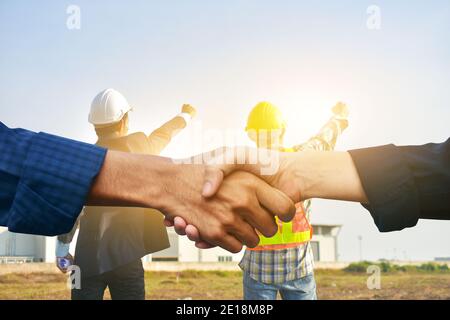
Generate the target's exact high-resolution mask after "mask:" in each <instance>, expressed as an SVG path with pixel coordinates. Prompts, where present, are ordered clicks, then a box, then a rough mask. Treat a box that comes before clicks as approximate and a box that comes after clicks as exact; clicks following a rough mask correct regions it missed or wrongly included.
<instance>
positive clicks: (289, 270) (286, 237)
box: [239, 102, 348, 300]
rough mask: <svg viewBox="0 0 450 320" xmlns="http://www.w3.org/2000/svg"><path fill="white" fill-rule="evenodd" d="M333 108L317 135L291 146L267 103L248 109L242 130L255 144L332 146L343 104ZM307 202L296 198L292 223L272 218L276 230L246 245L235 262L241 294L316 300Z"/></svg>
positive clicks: (282, 124)
mask: <svg viewBox="0 0 450 320" xmlns="http://www.w3.org/2000/svg"><path fill="white" fill-rule="evenodd" d="M332 112H333V116H332V117H331V119H330V120H329V121H328V122H327V123H326V124H325V125H324V126H323V127H322V129H321V130H320V131H319V133H318V134H317V135H315V136H313V137H312V138H310V139H309V140H308V141H306V142H305V143H303V144H300V145H296V146H294V147H292V148H285V147H284V144H283V138H284V133H285V131H286V122H285V120H284V118H283V115H282V113H281V111H280V110H279V109H278V108H277V107H275V106H274V105H273V104H271V103H269V102H261V103H258V104H257V105H256V106H255V107H254V108H253V109H252V111H251V112H250V114H249V116H248V121H247V127H246V131H247V134H248V136H249V138H250V139H251V140H252V141H253V142H255V143H256V145H257V147H258V148H267V149H275V150H279V151H284V152H297V151H301V150H307V149H315V150H333V149H334V146H335V144H336V139H337V137H338V136H339V135H340V134H341V132H342V131H343V130H344V129H345V128H347V126H348V121H347V116H348V109H347V106H346V105H345V104H343V103H338V104H336V105H335V106H334V107H333V109H332ZM310 207H311V201H310V200H307V201H303V202H300V203H297V204H296V208H297V213H296V215H295V217H294V219H293V220H292V221H291V222H288V223H285V222H281V221H280V220H278V219H277V223H278V232H277V233H276V234H275V235H274V236H273V237H271V238H266V237H264V236H262V235H260V242H259V245H258V246H257V247H255V248H252V249H251V248H247V249H246V250H245V254H244V256H243V258H242V260H241V262H240V264H239V266H240V267H241V269H242V270H243V271H244V280H243V281H244V299H246V300H274V299H276V297H277V294H278V292H280V294H281V297H282V298H283V299H287V300H313V299H317V294H316V284H315V280H314V273H313V265H314V259H313V254H312V249H311V244H310V240H311V237H312V234H313V230H312V227H311V225H310V223H309V215H310V210H311V208H310Z"/></svg>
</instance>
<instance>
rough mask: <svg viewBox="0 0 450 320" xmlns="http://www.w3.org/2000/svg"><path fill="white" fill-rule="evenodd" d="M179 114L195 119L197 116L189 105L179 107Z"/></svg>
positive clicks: (195, 111)
mask: <svg viewBox="0 0 450 320" xmlns="http://www.w3.org/2000/svg"><path fill="white" fill-rule="evenodd" d="M181 112H183V113H187V114H189V115H190V116H191V118H193V117H195V115H196V114H197V110H196V109H195V108H194V107H193V106H191V105H190V104H183V106H182V107H181Z"/></svg>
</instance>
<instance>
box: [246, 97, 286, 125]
mask: <svg viewBox="0 0 450 320" xmlns="http://www.w3.org/2000/svg"><path fill="white" fill-rule="evenodd" d="M285 128H286V122H285V121H284V119H283V115H282V114H281V111H280V109H278V108H277V107H275V106H274V105H273V104H271V103H269V102H260V103H258V104H257V105H256V106H255V107H254V108H253V109H252V111H250V114H249V115H248V119H247V127H246V128H245V130H246V131H248V130H275V129H285Z"/></svg>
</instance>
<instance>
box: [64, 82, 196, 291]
mask: <svg viewBox="0 0 450 320" xmlns="http://www.w3.org/2000/svg"><path fill="white" fill-rule="evenodd" d="M131 109H132V108H131V106H130V104H129V103H128V102H127V100H126V99H125V97H124V96H123V95H122V94H120V93H119V92H117V91H116V90H114V89H106V90H104V91H102V92H100V93H99V94H98V95H97V96H96V97H95V98H94V100H93V102H92V104H91V110H90V113H89V122H90V123H92V124H93V125H94V128H95V132H96V133H97V136H98V141H97V143H96V144H97V145H99V146H102V147H105V148H108V149H112V150H118V151H125V152H131V153H142V154H151V155H157V154H159V153H160V152H161V151H162V150H163V149H164V148H165V147H166V146H167V145H168V144H169V142H170V141H171V139H172V137H173V136H174V135H176V134H177V133H178V132H180V130H181V129H183V128H184V127H186V125H187V124H188V123H189V121H190V120H191V118H192V117H194V116H195V114H196V110H195V108H193V107H192V106H190V105H188V104H185V105H183V107H182V109H181V113H179V114H178V115H177V116H175V117H174V118H172V119H171V120H170V121H168V122H166V123H165V124H163V125H162V126H161V127H159V128H158V129H156V130H155V131H153V132H152V133H151V134H150V135H146V134H144V133H143V132H136V133H132V134H128V114H129V111H130V110H131ZM117 179H120V177H117ZM79 225H80V230H79V235H78V240H77V246H76V250H75V259H73V258H72V256H71V255H70V253H69V245H70V242H71V241H72V238H73V235H74V233H75V230H76V228H77V224H76V225H75V227H74V228H73V230H72V231H71V232H70V233H68V234H66V235H61V236H59V237H58V240H57V246H56V256H57V266H58V268H59V269H60V270H61V271H62V272H66V271H67V268H68V266H70V265H71V264H75V265H77V266H78V267H79V268H80V270H81V289H76V288H74V289H72V299H75V300H79V299H89V300H99V299H102V298H103V294H104V291H105V289H106V288H107V287H109V291H110V294H111V297H112V299H120V300H122V299H144V298H145V283H144V270H143V266H142V261H141V258H142V257H143V256H145V255H147V254H149V253H152V252H156V251H160V250H163V249H166V248H168V247H169V241H168V236H167V232H166V228H165V226H164V224H163V215H162V214H161V213H160V212H158V211H156V210H151V209H142V208H118V207H85V208H84V214H83V215H82V218H81V219H79Z"/></svg>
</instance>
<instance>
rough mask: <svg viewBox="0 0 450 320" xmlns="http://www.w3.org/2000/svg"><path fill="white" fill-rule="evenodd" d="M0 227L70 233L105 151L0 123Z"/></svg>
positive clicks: (26, 230) (27, 231)
mask: <svg viewBox="0 0 450 320" xmlns="http://www.w3.org/2000/svg"><path fill="white" fill-rule="evenodd" d="M0 150H1V152H0V225H2V226H7V227H8V229H9V231H12V232H20V233H30V234H40V235H48V236H54V235H58V234H63V233H67V232H69V231H70V230H71V229H72V226H73V225H74V223H75V221H76V220H77V217H78V215H79V213H80V212H81V209H82V207H83V205H84V203H85V201H86V198H87V195H88V192H89V189H90V186H91V184H92V182H93V180H94V178H95V177H96V176H97V174H98V172H99V171H100V169H101V166H102V164H103V161H104V158H105V154H106V149H103V148H100V147H97V146H94V145H90V144H86V143H82V142H78V141H74V140H70V139H66V138H61V137H57V136H53V135H49V134H46V133H42V132H41V133H34V132H31V131H27V130H23V129H10V128H8V127H6V126H5V125H4V124H3V123H1V122H0Z"/></svg>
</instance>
